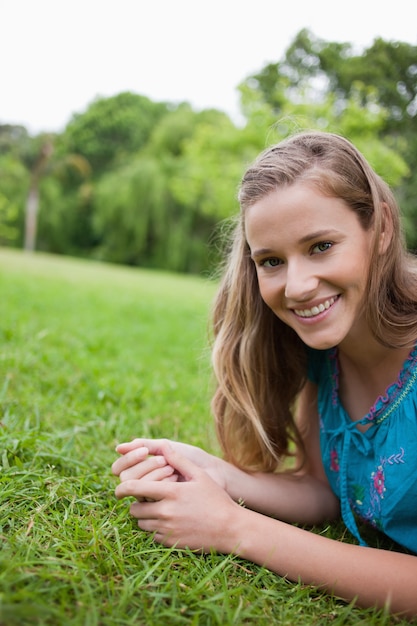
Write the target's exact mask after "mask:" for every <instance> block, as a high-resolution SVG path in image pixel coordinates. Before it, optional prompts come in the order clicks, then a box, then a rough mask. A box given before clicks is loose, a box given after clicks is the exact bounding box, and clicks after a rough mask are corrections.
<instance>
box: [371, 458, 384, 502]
mask: <svg viewBox="0 0 417 626" xmlns="http://www.w3.org/2000/svg"><path fill="white" fill-rule="evenodd" d="M371 478H372V482H373V487H374V489H375V491H376V493H377V494H378V495H379V496H380V497H381V498H383V497H384V491H386V489H385V475H384V469H383V467H382V465H379V466H378V469H377V470H376V472H372V474H371Z"/></svg>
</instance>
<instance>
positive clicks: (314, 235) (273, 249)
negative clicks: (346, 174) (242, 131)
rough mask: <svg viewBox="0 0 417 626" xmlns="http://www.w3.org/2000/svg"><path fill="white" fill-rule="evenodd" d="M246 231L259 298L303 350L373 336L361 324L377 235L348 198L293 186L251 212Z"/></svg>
mask: <svg viewBox="0 0 417 626" xmlns="http://www.w3.org/2000/svg"><path fill="white" fill-rule="evenodd" d="M306 207H307V208H306ZM245 231H246V232H245V234H246V240H247V242H248V245H249V248H250V250H251V256H252V258H253V259H254V261H255V266H256V272H257V276H258V283H259V291H260V295H261V297H262V299H263V300H264V302H265V303H266V304H267V305H268V307H269V308H270V309H271V310H272V311H273V312H274V313H275V315H276V316H277V317H278V318H279V319H280V320H281V321H283V322H284V323H285V324H287V325H288V326H289V327H290V328H293V329H294V330H295V332H296V333H297V335H298V336H299V337H300V338H301V339H302V340H303V342H304V343H305V344H306V345H308V346H310V347H312V348H316V349H320V350H324V349H327V348H331V347H332V346H335V345H339V347H342V346H341V344H342V342H344V343H347V344H350V343H351V342H352V340H354V339H358V340H359V341H367V340H368V339H369V338H370V333H369V329H368V328H367V327H366V326H367V325H366V324H364V325H363V328H360V327H359V326H360V325H359V324H358V321H359V320H360V319H361V317H362V301H363V296H364V293H365V289H366V282H367V274H368V265H369V260H370V258H369V250H370V248H371V244H372V238H373V230H372V228H370V229H369V230H364V229H363V228H362V226H361V223H360V222H359V220H358V218H357V216H356V214H355V213H354V212H353V211H352V210H351V208H350V207H349V205H348V204H347V203H346V202H345V201H344V200H340V199H339V198H334V197H331V196H326V195H324V194H323V193H322V192H321V191H318V190H317V188H316V186H315V185H314V184H313V183H308V182H294V183H293V184H291V185H288V186H285V187H284V188H278V189H277V190H275V191H272V192H270V193H269V194H268V195H266V196H265V197H264V198H261V199H260V200H258V201H257V202H255V204H253V205H252V206H251V207H250V208H248V210H247V213H246V218H245ZM356 333H360V334H361V336H358V337H356Z"/></svg>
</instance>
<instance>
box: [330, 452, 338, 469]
mask: <svg viewBox="0 0 417 626" xmlns="http://www.w3.org/2000/svg"><path fill="white" fill-rule="evenodd" d="M330 469H331V470H332V472H338V471H339V469H340V465H339V455H338V454H337V450H336V449H335V448H333V450H330Z"/></svg>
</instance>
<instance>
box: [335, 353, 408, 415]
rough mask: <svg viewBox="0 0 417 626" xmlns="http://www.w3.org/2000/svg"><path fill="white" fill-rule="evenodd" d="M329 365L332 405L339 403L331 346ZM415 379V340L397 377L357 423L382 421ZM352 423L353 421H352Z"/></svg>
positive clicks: (336, 376)
mask: <svg viewBox="0 0 417 626" xmlns="http://www.w3.org/2000/svg"><path fill="white" fill-rule="evenodd" d="M329 359H330V367H331V373H332V403H333V405H339V406H342V405H341V402H340V397H339V377H340V369H339V360H338V348H337V347H335V348H332V349H331V350H330V351H329ZM416 380H417V342H416V343H415V345H414V348H413V349H412V350H411V352H410V353H409V355H408V357H407V358H406V360H405V361H404V363H403V366H402V368H401V370H400V373H399V375H398V378H397V380H396V381H395V382H393V383H391V384H390V385H389V386H388V387H387V388H386V390H385V393H384V394H383V395H381V396H378V398H377V399H376V400H375V402H374V404H373V405H372V407H371V408H370V410H369V412H368V413H367V414H366V415H364V417H363V418H361V419H360V420H359V421H358V422H357V423H366V422H374V423H375V424H379V423H381V422H383V421H384V420H385V419H387V417H389V415H391V413H392V412H393V411H394V410H395V409H396V408H397V407H398V406H399V404H400V403H401V402H402V400H403V398H404V397H405V396H406V395H407V394H408V392H409V391H410V389H411V388H412V387H413V385H414V383H415V382H416ZM353 423H354V422H353Z"/></svg>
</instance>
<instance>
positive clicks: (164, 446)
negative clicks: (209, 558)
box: [112, 439, 240, 552]
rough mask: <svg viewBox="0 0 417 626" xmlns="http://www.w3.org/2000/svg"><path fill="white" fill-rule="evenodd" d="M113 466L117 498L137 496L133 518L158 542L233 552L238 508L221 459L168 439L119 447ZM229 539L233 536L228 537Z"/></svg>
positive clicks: (132, 512)
mask: <svg viewBox="0 0 417 626" xmlns="http://www.w3.org/2000/svg"><path fill="white" fill-rule="evenodd" d="M116 451H117V452H118V453H119V454H120V455H121V456H120V457H119V458H118V459H117V460H116V461H115V462H114V463H113V465H112V472H113V474H115V475H116V476H119V478H120V481H121V482H120V484H119V485H118V486H117V487H116V490H115V493H116V496H117V498H124V497H128V496H133V497H134V498H135V502H134V503H133V504H132V505H131V506H130V514H131V515H132V516H133V517H135V518H136V519H137V520H138V526H139V528H140V529H141V530H144V531H147V532H149V533H153V535H154V539H155V541H157V542H159V543H162V544H163V545H165V546H169V547H172V546H176V547H180V548H181V547H182V548H185V547H187V548H190V549H192V550H201V551H203V552H208V551H210V550H211V549H215V550H217V551H219V552H230V551H231V550H232V549H233V547H234V546H232V545H231V542H232V543H233V542H234V541H235V538H234V536H233V533H232V532H230V533H228V532H227V531H225V528H230V529H231V527H232V520H233V518H234V516H235V514H236V509H239V508H240V507H239V506H238V505H237V504H236V503H235V502H234V501H233V500H232V499H231V498H230V496H229V495H228V493H227V491H226V481H225V477H224V475H223V471H222V463H224V462H223V461H221V459H218V458H217V457H214V456H212V455H210V454H208V453H207V452H205V451H203V450H201V449H200V448H197V447H194V446H189V445H187V444H183V443H178V442H170V441H168V440H165V439H160V440H153V439H134V440H133V441H130V442H128V443H122V444H120V445H118V446H117V448H116ZM229 534H230V536H229Z"/></svg>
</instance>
